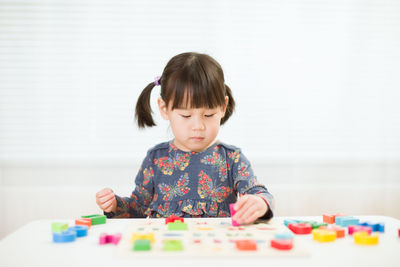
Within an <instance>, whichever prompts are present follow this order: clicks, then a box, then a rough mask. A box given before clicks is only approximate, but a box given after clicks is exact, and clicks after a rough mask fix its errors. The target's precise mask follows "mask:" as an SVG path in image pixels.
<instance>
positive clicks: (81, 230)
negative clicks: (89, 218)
mask: <svg viewBox="0 0 400 267" xmlns="http://www.w3.org/2000/svg"><path fill="white" fill-rule="evenodd" d="M68 230H70V231H74V232H75V233H76V237H83V236H87V234H88V230H89V227H88V226H86V225H75V226H71V227H70V228H68Z"/></svg>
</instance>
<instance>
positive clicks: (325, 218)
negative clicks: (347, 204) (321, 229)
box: [322, 213, 344, 224]
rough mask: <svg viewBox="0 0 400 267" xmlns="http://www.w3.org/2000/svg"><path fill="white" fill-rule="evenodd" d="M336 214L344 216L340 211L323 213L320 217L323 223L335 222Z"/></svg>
mask: <svg viewBox="0 0 400 267" xmlns="http://www.w3.org/2000/svg"><path fill="white" fill-rule="evenodd" d="M338 216H344V214H342V213H336V214H323V215H322V219H323V222H324V223H329V224H333V223H335V218H336V217H338Z"/></svg>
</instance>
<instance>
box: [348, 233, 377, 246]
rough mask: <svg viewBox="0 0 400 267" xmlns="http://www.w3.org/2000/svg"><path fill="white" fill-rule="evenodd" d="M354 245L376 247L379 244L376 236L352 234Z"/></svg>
mask: <svg viewBox="0 0 400 267" xmlns="http://www.w3.org/2000/svg"><path fill="white" fill-rule="evenodd" d="M353 237H354V243H356V244H357V245H367V246H368V245H376V244H378V242H379V237H378V235H377V234H372V235H369V234H368V233H367V232H357V233H354V234H353Z"/></svg>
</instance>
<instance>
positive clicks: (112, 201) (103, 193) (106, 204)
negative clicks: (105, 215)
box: [96, 188, 117, 213]
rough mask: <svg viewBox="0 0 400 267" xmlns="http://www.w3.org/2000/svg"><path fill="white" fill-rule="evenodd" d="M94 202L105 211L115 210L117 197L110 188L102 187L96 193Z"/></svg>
mask: <svg viewBox="0 0 400 267" xmlns="http://www.w3.org/2000/svg"><path fill="white" fill-rule="evenodd" d="M96 203H97V205H99V207H100V209H102V210H104V211H105V212H114V213H115V212H116V211H117V199H116V198H115V194H114V192H113V191H112V190H111V189H110V188H104V189H102V190H100V191H99V192H97V193H96Z"/></svg>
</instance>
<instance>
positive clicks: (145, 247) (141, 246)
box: [133, 239, 151, 251]
mask: <svg viewBox="0 0 400 267" xmlns="http://www.w3.org/2000/svg"><path fill="white" fill-rule="evenodd" d="M133 250H135V251H149V250H151V241H150V240H149V239H136V240H135V241H134V243H133Z"/></svg>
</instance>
